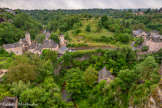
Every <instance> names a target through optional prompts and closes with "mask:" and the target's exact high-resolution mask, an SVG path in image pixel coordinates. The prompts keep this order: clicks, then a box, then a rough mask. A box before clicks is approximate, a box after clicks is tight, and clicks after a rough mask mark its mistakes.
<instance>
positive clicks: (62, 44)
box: [59, 35, 65, 46]
mask: <svg viewBox="0 0 162 108" xmlns="http://www.w3.org/2000/svg"><path fill="white" fill-rule="evenodd" d="M59 39H60V46H64V45H65V37H64V35H60V37H59Z"/></svg>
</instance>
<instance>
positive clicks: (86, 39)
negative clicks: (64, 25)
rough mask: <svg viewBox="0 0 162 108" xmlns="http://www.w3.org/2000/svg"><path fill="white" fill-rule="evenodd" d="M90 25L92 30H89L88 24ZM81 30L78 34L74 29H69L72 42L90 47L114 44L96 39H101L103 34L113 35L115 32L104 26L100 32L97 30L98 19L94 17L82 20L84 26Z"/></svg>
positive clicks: (106, 35)
mask: <svg viewBox="0 0 162 108" xmlns="http://www.w3.org/2000/svg"><path fill="white" fill-rule="evenodd" d="M88 24H89V25H90V27H91V31H90V32H87V31H86V30H85V29H86V26H87V25H88ZM79 29H80V30H81V31H80V33H78V34H75V33H74V30H70V31H68V35H69V37H70V39H71V40H70V41H69V43H70V44H86V45H88V46H89V47H101V46H113V45H112V44H110V43H107V42H99V41H97V42H96V41H95V39H100V38H101V36H105V37H113V33H112V32H110V31H108V30H106V29H104V28H102V29H101V30H100V32H98V31H97V20H95V19H94V18H93V19H91V20H86V19H84V20H82V27H80V28H79Z"/></svg>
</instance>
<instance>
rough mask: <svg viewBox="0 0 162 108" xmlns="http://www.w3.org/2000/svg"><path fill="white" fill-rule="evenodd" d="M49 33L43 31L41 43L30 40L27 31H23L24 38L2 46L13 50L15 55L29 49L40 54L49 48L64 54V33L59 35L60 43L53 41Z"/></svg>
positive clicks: (65, 49) (7, 49)
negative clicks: (43, 35)
mask: <svg viewBox="0 0 162 108" xmlns="http://www.w3.org/2000/svg"><path fill="white" fill-rule="evenodd" d="M50 35H51V33H50V32H49V31H48V32H46V33H45V40H43V44H40V43H37V42H36V41H31V38H30V34H29V32H26V33H25V38H23V39H20V40H19V42H17V43H12V44H4V45H3V48H4V49H5V50H6V51H7V52H9V53H10V52H13V53H15V54H16V55H22V54H23V52H24V51H29V52H31V53H34V54H38V55H41V53H42V51H43V50H44V49H49V50H52V51H57V52H58V53H60V54H64V53H65V52H66V51H67V50H68V49H67V48H66V44H65V39H64V35H60V36H59V38H60V45H59V44H57V43H56V42H55V41H53V40H52V39H50Z"/></svg>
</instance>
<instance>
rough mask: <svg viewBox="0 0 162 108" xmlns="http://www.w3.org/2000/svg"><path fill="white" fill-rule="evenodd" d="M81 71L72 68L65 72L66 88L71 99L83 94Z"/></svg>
mask: <svg viewBox="0 0 162 108" xmlns="http://www.w3.org/2000/svg"><path fill="white" fill-rule="evenodd" d="M82 74H83V72H82V71H81V70H80V69H79V68H72V69H70V70H68V71H67V73H66V89H67V91H68V92H69V93H71V94H72V98H73V99H76V100H78V99H80V98H81V97H83V96H85V94H84V92H85V89H86V88H85V82H84V79H83V77H82Z"/></svg>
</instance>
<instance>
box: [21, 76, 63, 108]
mask: <svg viewBox="0 0 162 108" xmlns="http://www.w3.org/2000/svg"><path fill="white" fill-rule="evenodd" d="M20 101H21V102H23V103H34V104H37V105H36V106H34V107H35V108H49V107H53V108H58V107H63V104H64V103H63V102H62V96H61V92H60V89H59V88H58V86H57V84H56V83H55V82H54V79H53V78H52V77H47V78H46V79H45V81H44V82H43V83H41V85H40V86H36V87H34V88H31V89H27V90H25V91H23V92H22V93H21V94H20Z"/></svg>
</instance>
